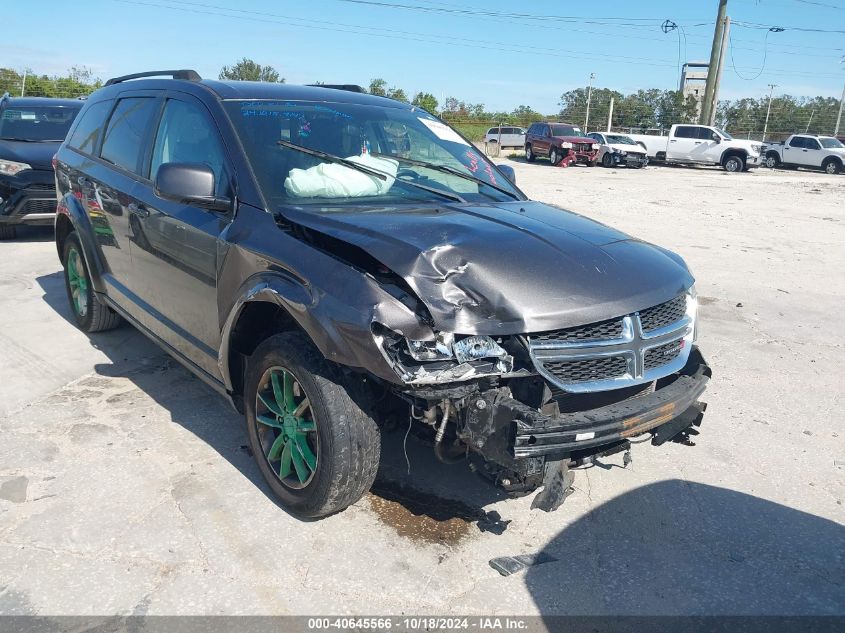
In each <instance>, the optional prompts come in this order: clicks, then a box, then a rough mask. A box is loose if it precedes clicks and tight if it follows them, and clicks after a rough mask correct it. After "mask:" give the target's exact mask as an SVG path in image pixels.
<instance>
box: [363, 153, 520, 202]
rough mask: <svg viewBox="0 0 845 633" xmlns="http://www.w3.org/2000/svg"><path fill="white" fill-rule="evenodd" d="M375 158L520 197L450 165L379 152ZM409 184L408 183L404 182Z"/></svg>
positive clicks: (374, 154) (512, 196) (514, 197)
mask: <svg viewBox="0 0 845 633" xmlns="http://www.w3.org/2000/svg"><path fill="white" fill-rule="evenodd" d="M372 155H373V156H382V157H384V158H394V159H396V160H398V161H401V162H404V163H408V164H409V165H417V166H418V167H426V168H428V169H434V170H435V171H439V172H443V173H444V174H452V175H453V176H458V177H459V178H464V179H466V180H471V181H473V182H477V183H478V184H481V185H486V186H488V187H491V188H493V189H495V190H496V191H501V192H502V193H503V194H505V195H507V196H510V197H511V198H513V199H514V200H519V199H520V198H519V196H518V195H516V194H515V193H514V192H513V191H508V190H507V189H505V188H504V187H500V186H499V185H494V184H493V183H491V182H487V181H486V180H482V179H481V178H477V177H475V176H473V175H472V174H467V173H464V172H462V171H461V170H460V169H456V168H454V167H449V165H441V164H439V163H429V162H428V161H424V160H417V159H416V158H405V157H404V156H396V155H395V154H380V153H378V152H372ZM404 182H408V181H404Z"/></svg>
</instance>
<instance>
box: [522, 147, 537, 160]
mask: <svg viewBox="0 0 845 633" xmlns="http://www.w3.org/2000/svg"><path fill="white" fill-rule="evenodd" d="M536 158H537V157H536V156H535V155H534V150H533V149H531V146H530V145H526V146H525V160H527V161H528V162H529V163H533V162H534V160H535V159H536Z"/></svg>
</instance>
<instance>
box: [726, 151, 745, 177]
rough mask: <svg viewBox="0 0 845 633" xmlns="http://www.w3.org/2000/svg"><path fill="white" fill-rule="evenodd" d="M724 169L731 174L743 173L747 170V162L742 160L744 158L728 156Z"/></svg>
mask: <svg viewBox="0 0 845 633" xmlns="http://www.w3.org/2000/svg"><path fill="white" fill-rule="evenodd" d="M722 167H723V168H724V169H725V171H726V172H729V173H731V174H734V173H738V172H741V171H742V170H743V169H745V161H744V160H743V159H742V156H737V155H733V156H728V157H727V158H726V159H725V160H724V161H723V162H722Z"/></svg>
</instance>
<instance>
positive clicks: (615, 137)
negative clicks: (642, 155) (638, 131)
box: [607, 134, 637, 145]
mask: <svg viewBox="0 0 845 633" xmlns="http://www.w3.org/2000/svg"><path fill="white" fill-rule="evenodd" d="M607 140H608V142H609V143H617V144H619V145H636V144H637V143H636V142H635V141H634V139H632V138H631V137H630V136H625V135H624V134H608V135H607Z"/></svg>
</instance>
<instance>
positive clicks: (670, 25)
mask: <svg viewBox="0 0 845 633" xmlns="http://www.w3.org/2000/svg"><path fill="white" fill-rule="evenodd" d="M660 30H661V31H663V32H664V33H671V32H672V31H678V85H679V86H680V85H681V75H682V70H681V68H682V67H681V31H680V29H679V28H678V24H677V22H673V21H672V20H664V21H663V24H661V25H660ZM686 39H687V36H686V33H684V50H685V51H686Z"/></svg>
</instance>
